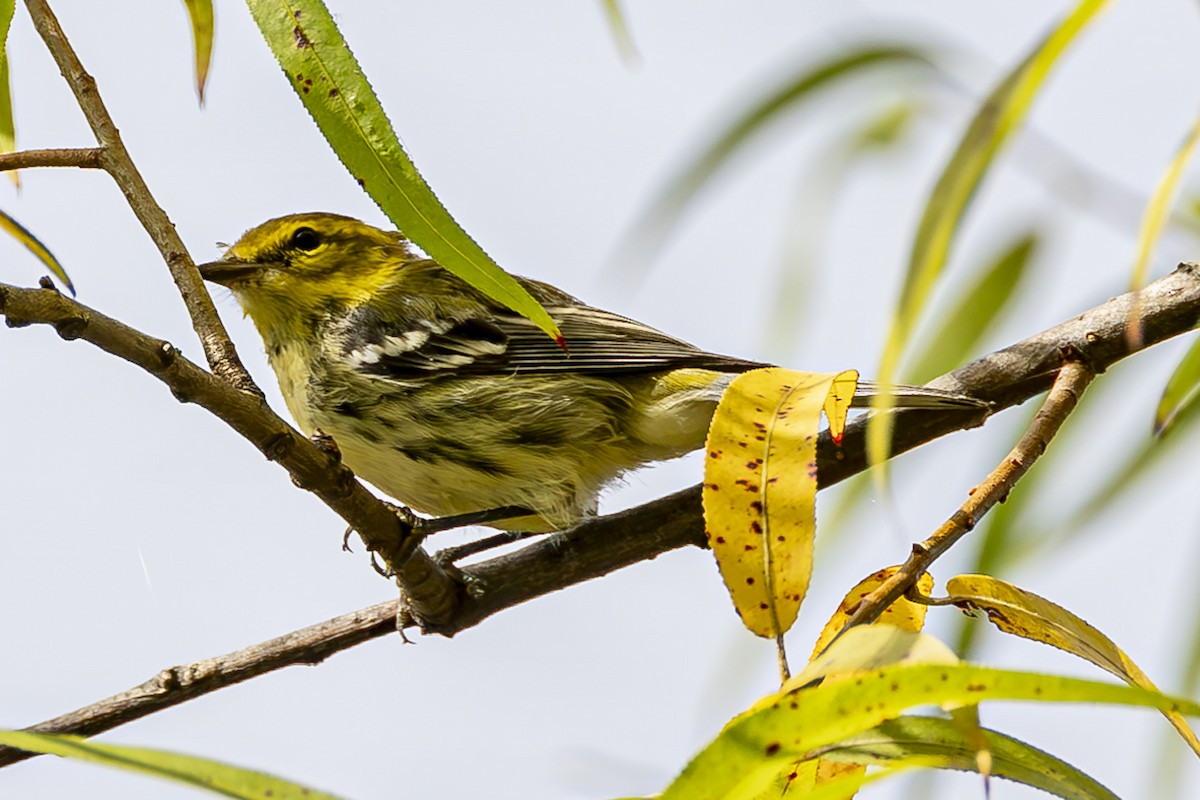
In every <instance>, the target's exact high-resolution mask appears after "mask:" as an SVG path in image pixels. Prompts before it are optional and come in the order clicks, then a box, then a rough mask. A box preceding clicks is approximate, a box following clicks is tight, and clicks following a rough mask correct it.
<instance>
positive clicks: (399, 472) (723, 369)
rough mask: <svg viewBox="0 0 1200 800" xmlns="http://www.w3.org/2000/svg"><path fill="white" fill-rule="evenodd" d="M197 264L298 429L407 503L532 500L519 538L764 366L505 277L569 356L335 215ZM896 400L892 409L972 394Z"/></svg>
mask: <svg viewBox="0 0 1200 800" xmlns="http://www.w3.org/2000/svg"><path fill="white" fill-rule="evenodd" d="M200 273H201V275H203V276H204V277H205V278H206V279H207V280H210V281H213V282H216V283H219V284H222V285H224V286H227V287H228V288H229V289H230V290H232V292H233V294H234V296H235V297H236V298H237V300H238V302H239V303H240V304H241V306H242V308H243V310H244V311H245V313H246V314H247V315H248V316H249V317H250V319H251V320H253V322H254V324H255V326H256V327H257V328H258V331H259V333H260V334H262V337H263V341H264V342H265V344H266V351H267V358H268V359H269V360H270V363H271V367H272V368H273V369H274V370H275V374H276V376H277V377H278V379H279V387H280V389H281V390H282V392H283V397H284V400H285V401H286V402H287V406H288V409H289V410H290V411H291V413H292V416H293V417H295V419H296V422H297V424H298V425H299V426H300V429H301V430H302V431H304V433H305V434H307V435H312V434H313V432H314V431H315V430H318V429H319V430H320V431H322V432H324V433H326V434H328V435H330V436H332V437H333V439H334V441H335V442H336V443H337V445H338V447H339V449H340V451H341V454H342V459H343V461H344V463H345V464H346V465H347V466H348V467H349V468H350V469H351V470H353V471H354V472H355V473H356V474H357V475H358V476H359V477H361V478H363V479H364V480H366V481H369V482H370V483H372V484H374V485H375V486H377V487H378V488H379V489H381V490H382V491H383V492H385V493H386V494H388V495H390V496H391V497H393V498H395V499H396V500H399V501H400V502H402V503H404V504H405V505H407V506H409V507H411V508H413V509H415V510H417V511H420V512H423V513H426V514H431V515H434V516H448V515H460V514H467V513H472V512H480V511H486V510H489V509H494V508H505V507H511V508H517V509H526V510H528V512H530V513H527V514H525V515H524V516H519V517H515V518H512V519H508V520H505V521H502V522H498V523H496V526H497V527H501V528H506V529H508V530H514V531H516V530H524V531H545V530H553V529H559V528H563V527H566V526H568V525H571V524H573V523H575V522H577V521H578V520H579V519H581V518H582V517H584V516H586V515H589V514H592V513H594V511H595V508H596V498H597V495H598V494H599V492H600V490H601V489H602V488H603V487H604V486H605V485H606V484H608V483H610V482H612V481H613V480H614V479H615V478H617V477H618V476H620V475H621V474H622V473H624V472H627V471H629V470H633V469H636V468H638V467H640V466H642V465H644V464H646V463H648V462H652V461H660V460H664V459H669V458H674V457H676V456H680V455H683V454H684V453H687V452H690V451H692V450H695V449H697V448H699V447H701V446H703V444H704V439H705V435H706V433H707V430H708V424H709V421H710V419H711V418H712V415H713V411H714V409H715V408H716V404H717V401H718V399H719V398H720V395H721V393H722V391H723V390H724V389H725V387H726V386H727V385H728V384H729V382H730V381H731V380H732V378H733V376H734V375H736V374H737V373H740V372H745V371H747V370H750V369H755V368H758V367H763V366H768V365H766V364H762V363H760V362H757V361H747V360H744V359H739V358H730V357H728V356H722V355H716V354H714V353H707V352H705V351H703V350H700V349H698V348H696V347H694V346H692V345H690V344H688V343H686V342H682V341H680V340H678V339H675V338H673V337H671V336H668V335H666V334H664V333H661V332H659V331H657V330H655V329H653V328H650V327H648V326H646V325H643V324H642V323H640V322H636V321H634V320H632V319H629V318H627V317H622V316H620V315H618V314H613V313H611V312H608V311H603V310H601V309H598V308H593V307H591V306H588V305H585V304H584V303H581V302H580V301H579V300H576V299H575V298H574V297H572V296H570V295H569V294H567V293H566V292H563V291H561V290H559V289H556V288H555V287H553V286H551V285H549V284H546V283H541V282H538V281H533V280H528V279H525V278H517V280H518V281H519V282H520V283H521V285H522V286H524V287H525V288H526V289H527V290H528V291H529V293H530V294H532V295H533V296H534V297H535V298H536V299H537V300H538V301H539V302H540V303H541V304H542V305H543V306H545V308H546V310H547V311H548V312H549V314H550V316H551V317H552V318H553V319H554V321H555V322H556V323H557V324H558V326H559V328H560V329H561V331H562V334H563V336H564V338H565V339H566V342H567V347H568V348H569V349H568V350H564V349H563V348H560V347H559V345H558V344H556V343H555V342H554V341H553V340H552V339H551V338H550V337H548V336H547V335H546V334H545V333H543V332H542V331H541V330H540V329H539V328H538V327H537V326H536V325H534V324H533V323H532V322H530V321H529V320H527V319H525V318H524V317H521V316H520V315H518V314H516V313H515V312H513V311H511V310H509V309H507V308H506V307H504V306H503V305H501V304H500V303H498V302H496V301H495V300H492V299H490V298H488V297H487V296H485V295H483V294H482V293H480V292H478V291H477V290H475V289H473V288H472V287H470V286H469V285H467V284H466V283H465V282H464V281H462V280H461V279H459V278H457V277H456V276H454V275H452V274H451V273H449V272H447V271H446V270H445V269H443V268H442V267H441V266H439V265H438V264H437V263H436V262H434V261H432V260H430V259H429V258H427V257H425V256H423V255H422V254H420V253H419V252H417V251H416V250H415V248H414V247H413V246H412V245H411V244H410V243H409V241H408V240H407V239H405V238H404V237H403V236H402V235H401V234H399V233H396V232H389V231H383V230H379V229H377V228H374V227H371V226H370V225H367V224H365V223H363V222H360V221H358V220H356V219H351V218H349V217H344V216H340V215H337V214H323V213H315V214H295V215H291V216H286V217H280V218H278V219H273V220H270V221H268V222H264V223H263V224H261V225H259V226H258V227H256V228H252V229H251V230H249V231H247V232H246V233H245V234H243V235H242V237H241V238H240V239H239V240H238V241H237V243H236V244H234V245H233V246H231V247H229V248H228V250H227V251H226V253H225V255H224V256H223V257H222V258H221V259H220V260H219V261H214V262H212V263H209V264H204V265H202V266H201V267H200ZM875 391H876V390H875V388H874V387H872V386H871V385H870V384H863V383H860V384H859V396H867V395H870V394H872V393H873V392H875ZM895 394H896V404H897V405H898V406H903V407H927V408H928V407H934V408H937V407H960V408H961V407H974V408H979V407H981V406H982V405H983V404H982V403H979V402H978V401H975V400H972V399H970V398H965V397H962V396H958V395H952V394H947V393H945V392H939V391H936V390H931V389H924V388H919V387H898V388H897V390H896V392H895ZM855 399H856V400H858V397H856V398H855Z"/></svg>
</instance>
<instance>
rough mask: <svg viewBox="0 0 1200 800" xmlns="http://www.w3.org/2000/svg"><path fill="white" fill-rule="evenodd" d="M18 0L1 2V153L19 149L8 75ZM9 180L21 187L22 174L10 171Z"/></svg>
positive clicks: (3, 0) (0, 0)
mask: <svg viewBox="0 0 1200 800" xmlns="http://www.w3.org/2000/svg"><path fill="white" fill-rule="evenodd" d="M15 6H16V0H0V153H11V152H13V151H14V150H16V149H17V128H16V123H15V122H14V120H13V105H12V85H11V80H10V79H9V75H8V32H9V30H11V28H12V21H13V13H14V12H15V10H16V8H15ZM8 179H9V180H11V181H12V182H13V184H14V185H16V186H20V185H21V177H20V173H18V172H17V170H15V169H14V170H9V171H8Z"/></svg>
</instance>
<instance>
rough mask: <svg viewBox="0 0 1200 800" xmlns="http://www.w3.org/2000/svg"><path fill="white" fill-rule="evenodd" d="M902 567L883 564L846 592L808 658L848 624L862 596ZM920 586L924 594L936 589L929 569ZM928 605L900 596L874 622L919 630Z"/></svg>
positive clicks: (923, 621) (819, 651)
mask: <svg viewBox="0 0 1200 800" xmlns="http://www.w3.org/2000/svg"><path fill="white" fill-rule="evenodd" d="M899 569H900V567H898V566H897V567H884V568H883V569H881V570H879V571H878V572H876V573H875V574H873V575H870V576H868V577H866V578H863V579H862V580H861V581H859V582H858V585H857V586H855V587H854V588H853V589H851V590H850V591H849V592H847V593H846V596H845V598H843V599H842V602H841V605H839V606H838V608H837V611H835V612H833V616H832V617H830V618H829V622H827V623H825V627H824V628H823V629H822V630H821V635H820V636H818V637H817V643H816V644H815V645H813V651H812V655H811V656H810V657H809V659H808V660H809V661H810V662H812V661H813V660H815V659H816V658H817V656H819V655H821V653H822V652H824V650H825V648H826V647H828V646H829V643H830V642H832V641H833V638H834V637H835V636H837V635H838V633H839V632H840V631H841V630H842V628H844V627H846V623H847V622H848V621H849V619H850V617H851V615H853V614H854V612H855V610H856V609H857V608H858V605H859V603H861V602H862V600H863V598H864V597H866V596H867V595H869V594H870V593H871V592H873V591H875V590H876V589H878V588H879V587H880V586H882V585H883V582H884V581H886V580H887V579H888V578H890V577H892V576H893V575H895V574H896V572H897V571H898V570H899ZM917 589H918V590H919V591H920V592H921V594H924V595H927V594H929V593H930V592H931V591H933V576H932V575H930V574H929V573H928V572H927V573H925V574H924V575H922V576H921V577H920V578H919V579H918V580H917ZM928 609H929V606H925V605H922V604H920V603H914V602H912V601H911V600H908V599H907V598H904V597H901V598H900V599H898V600H897V601H896V602H894V603H892V604H891V605H890V606H888V607H887V608H885V609H884V610H883V613H882V614H880V615H879V618H878V619H877V620H876V621H875V622H873V623H871V624H872V625H874V624H876V623H884V624H887V625H894V626H896V627H897V628H899V629H901V630H904V631H911V632H912V633H919V632H920V631H921V630H922V629H923V628H924V627H925V612H926V611H927V610H928Z"/></svg>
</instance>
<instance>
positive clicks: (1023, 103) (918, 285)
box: [867, 0, 1108, 464]
mask: <svg viewBox="0 0 1200 800" xmlns="http://www.w3.org/2000/svg"><path fill="white" fill-rule="evenodd" d="M1107 3H1108V0H1081V1H1080V2H1079V4H1078V5H1076V7H1075V9H1074V11H1072V12H1071V14H1070V15H1069V16H1068V17H1067V18H1066V19H1065V20H1063V22H1062V23H1061V24H1059V25H1058V26H1057V27H1056V28H1055V29H1054V30H1053V31H1051V32H1050V35H1049V36H1047V37H1046V38H1045V39H1044V40H1043V41H1042V42H1041V43H1039V44H1038V46H1037V47H1036V48H1034V50H1033V52H1032V53H1030V55H1029V56H1028V57H1027V58H1025V59H1024V60H1023V61H1022V62H1021V63H1020V64H1018V65H1017V67H1016V68H1015V69H1014V70H1013V71H1012V72H1011V73H1009V74H1008V75H1007V76H1005V78H1004V80H1002V81H1001V82H1000V83H999V85H997V86H996V88H995V89H993V90H992V92H991V94H990V95H988V97H987V99H986V100H984V102H983V104H982V105H981V106H980V107H979V110H978V111H977V112H976V113H975V117H974V118H973V119H972V120H971V123H970V124H969V125H968V126H967V130H966V132H965V133H964V134H963V137H962V140H961V141H960V142H959V144H958V147H957V149H956V150H955V152H954V155H952V156H951V157H950V161H949V162H948V163H947V164H946V167H945V169H944V170H943V171H942V174H941V177H940V178H938V181H937V184H936V185H935V186H934V188H933V191H932V193H931V194H930V196H929V200H928V201H927V202H926V205H925V210H924V212H923V213H922V215H921V222H920V224H919V226H918V228H917V234H916V237H915V238H914V240H913V247H912V253H911V254H910V256H909V264H908V270H907V272H906V274H905V278H904V285H903V288H902V289H901V293H900V299H899V301H898V302H897V307H896V312H895V314H894V315H893V318H892V324H891V327H890V330H889V331H888V336H887V339H886V342H885V344H884V348H883V357H882V359H881V361H880V365H879V372H878V378H877V380H878V382H879V383H882V384H883V385H885V386H886V385H888V384H891V383H892V382H894V381H895V377H896V372H897V368H898V366H899V364H900V359H901V356H902V355H903V353H904V351H905V349H906V348H907V346H908V340H909V337H910V336H911V335H912V332H913V330H914V329H915V327H916V323H917V321H918V320H919V319H920V316H921V313H922V311H923V310H924V308H925V304H926V302H927V301H928V299H929V294H930V292H931V291H932V290H933V286H934V284H935V283H936V282H937V279H938V278H939V277H940V275H941V273H942V269H943V267H945V265H946V261H947V259H948V258H949V255H950V248H951V246H952V245H953V243H954V239H955V237H956V235H957V234H958V229H959V225H960V223H961V222H962V219H963V216H964V215H965V214H966V211H967V207H968V206H969V205H970V202H971V199H972V198H973V197H974V195H975V192H976V190H977V189H978V188H979V185H980V184H981V183H982V182H983V178H984V176H985V175H987V172H988V170H989V169H990V168H991V165H992V162H993V161H994V160H995V157H996V155H997V154H998V153H999V152H1000V149H1001V148H1002V147H1003V146H1004V145H1005V144H1007V143H1008V141H1009V139H1011V137H1012V134H1013V133H1014V132H1015V131H1016V130H1017V129H1018V128H1019V127H1020V125H1021V123H1022V122H1023V121H1024V119H1025V117H1026V115H1027V114H1028V113H1029V109H1030V107H1031V106H1032V105H1033V101H1034V99H1035V98H1036V96H1037V93H1038V91H1039V90H1040V89H1041V87H1042V85H1043V83H1044V82H1045V80H1046V77H1047V76H1048V75H1049V73H1050V70H1051V69H1052V68H1053V67H1054V65H1055V64H1056V63H1057V61H1058V59H1059V57H1060V56H1061V55H1062V54H1063V52H1064V51H1065V50H1066V48H1067V46H1068V45H1069V44H1071V42H1072V41H1074V39H1075V37H1076V36H1077V35H1078V34H1079V32H1080V31H1081V30H1082V29H1083V28H1084V26H1085V25H1086V24H1087V23H1088V22H1089V21H1091V19H1092V18H1093V17H1095V16H1096V14H1097V13H1098V12H1099V11H1100V10H1102V9H1103V8H1104V7H1105V6H1106V5H1107ZM890 397H891V396H890V395H889V394H886V393H885V394H883V395H881V397H880V398H879V400H878V402H877V403H876V404H875V407H876V408H878V409H881V410H886V409H888V408H890V407H891V402H892V401H891V400H890V399H889V398H890ZM890 442H891V425H890V421H889V419H888V415H883V414H880V415H878V416H877V417H876V419H875V421H874V422H873V424H872V425H871V426H870V428H869V430H868V433H867V449H868V453H869V455H870V460H871V462H872V463H875V464H881V463H883V462H884V461H885V460H886V458H887V455H888V451H889V449H890Z"/></svg>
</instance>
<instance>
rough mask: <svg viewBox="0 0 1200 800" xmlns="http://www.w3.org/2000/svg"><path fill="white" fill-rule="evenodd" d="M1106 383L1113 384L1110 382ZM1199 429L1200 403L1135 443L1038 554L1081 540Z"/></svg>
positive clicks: (1183, 408) (1043, 539) (1045, 540)
mask: <svg viewBox="0 0 1200 800" xmlns="http://www.w3.org/2000/svg"><path fill="white" fill-rule="evenodd" d="M1105 383H1111V378H1110V380H1109V381H1105ZM1092 399H1093V401H1094V400H1095V398H1092ZM1198 426H1200V403H1195V402H1191V403H1186V404H1184V405H1182V406H1180V408H1179V413H1177V414H1176V415H1175V416H1174V418H1173V420H1172V422H1171V424H1170V425H1169V426H1167V427H1165V428H1163V429H1162V430H1161V431H1160V432H1159V435H1158V436H1149V435H1148V436H1146V437H1145V438H1144V439H1142V440H1140V441H1138V442H1136V443H1135V444H1134V445H1133V446H1132V447H1131V448H1130V450H1129V452H1128V453H1126V454H1125V456H1124V457H1123V458H1120V459H1113V460H1114V461H1116V462H1117V463H1118V464H1119V466H1118V467H1117V469H1116V471H1114V472H1113V473H1112V475H1110V476H1109V477H1108V479H1107V480H1105V481H1102V482H1100V483H1098V484H1094V488H1093V489H1092V491H1091V493H1090V494H1089V495H1088V497H1087V498H1086V499H1085V500H1084V501H1083V502H1081V503H1080V504H1079V506H1078V507H1077V509H1076V510H1075V511H1074V512H1073V513H1072V514H1071V516H1070V518H1069V519H1067V521H1066V522H1063V523H1061V524H1059V525H1057V526H1055V530H1054V531H1053V535H1048V536H1043V537H1041V539H1040V540H1039V545H1040V547H1039V550H1038V551H1037V552H1045V548H1052V547H1060V546H1062V545H1064V544H1066V543H1067V542H1069V541H1071V540H1072V539H1074V538H1075V537H1076V536H1078V534H1079V532H1080V531H1081V530H1082V529H1083V528H1084V527H1085V526H1086V525H1087V524H1088V523H1089V522H1091V521H1092V520H1094V519H1096V518H1097V517H1099V516H1100V515H1101V514H1103V513H1104V512H1105V511H1107V510H1108V509H1109V508H1111V507H1112V505H1113V504H1114V503H1116V502H1118V501H1120V500H1122V499H1124V498H1125V497H1126V496H1127V495H1128V493H1129V492H1130V491H1131V490H1133V489H1134V488H1136V487H1137V486H1138V483H1139V480H1140V479H1141V478H1142V477H1144V476H1145V475H1148V474H1149V473H1150V471H1151V470H1152V469H1154V467H1155V465H1157V464H1158V463H1159V462H1161V461H1162V460H1163V459H1164V458H1166V457H1167V456H1168V455H1169V454H1170V453H1172V452H1174V451H1175V450H1176V449H1178V448H1179V446H1180V445H1181V444H1182V443H1183V442H1191V441H1192V440H1191V439H1190V438H1189V437H1188V433H1189V432H1191V431H1193V430H1195V429H1196V428H1197V427H1198ZM1056 449H1058V448H1056Z"/></svg>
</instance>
